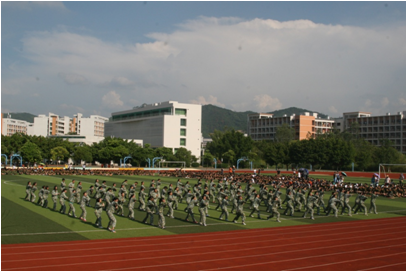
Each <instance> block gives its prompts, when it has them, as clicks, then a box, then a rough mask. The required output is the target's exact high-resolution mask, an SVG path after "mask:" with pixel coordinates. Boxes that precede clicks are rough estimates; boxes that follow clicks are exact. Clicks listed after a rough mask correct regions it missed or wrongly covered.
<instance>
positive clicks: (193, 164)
mask: <svg viewBox="0 0 406 273" xmlns="http://www.w3.org/2000/svg"><path fill="white" fill-rule="evenodd" d="M192 167H193V168H198V167H200V164H199V163H197V162H195V163H192Z"/></svg>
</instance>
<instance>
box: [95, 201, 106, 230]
mask: <svg viewBox="0 0 406 273" xmlns="http://www.w3.org/2000/svg"><path fill="white" fill-rule="evenodd" d="M103 207H104V203H103V202H102V198H99V199H97V200H96V205H95V211H94V214H96V223H95V225H96V226H97V227H98V228H103V226H102V222H101V216H102V213H103Z"/></svg>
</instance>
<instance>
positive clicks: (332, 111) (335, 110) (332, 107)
mask: <svg viewBox="0 0 406 273" xmlns="http://www.w3.org/2000/svg"><path fill="white" fill-rule="evenodd" d="M328 110H329V111H330V112H331V113H333V114H336V113H338V110H337V109H336V108H335V107H334V106H333V105H332V106H330V107H329V108H328Z"/></svg>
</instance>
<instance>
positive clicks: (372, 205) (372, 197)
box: [369, 192, 378, 214]
mask: <svg viewBox="0 0 406 273" xmlns="http://www.w3.org/2000/svg"><path fill="white" fill-rule="evenodd" d="M376 198H378V192H374V193H372V194H371V206H370V207H369V213H371V212H372V210H374V213H375V214H378V212H377V211H376V204H375V200H376Z"/></svg>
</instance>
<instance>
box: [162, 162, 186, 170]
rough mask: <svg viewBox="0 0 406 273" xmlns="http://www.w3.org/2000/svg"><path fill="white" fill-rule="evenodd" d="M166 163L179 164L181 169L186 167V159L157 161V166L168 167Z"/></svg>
mask: <svg viewBox="0 0 406 273" xmlns="http://www.w3.org/2000/svg"><path fill="white" fill-rule="evenodd" d="M168 164H181V168H182V169H183V168H185V167H186V161H159V163H158V167H159V168H161V166H162V167H163V168H165V167H166V168H168Z"/></svg>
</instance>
